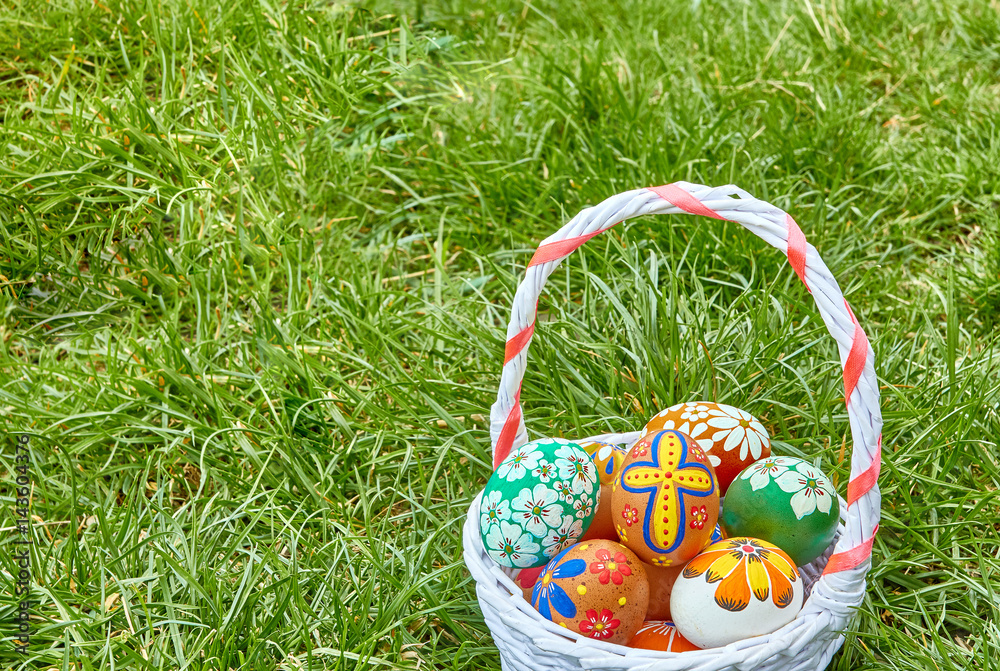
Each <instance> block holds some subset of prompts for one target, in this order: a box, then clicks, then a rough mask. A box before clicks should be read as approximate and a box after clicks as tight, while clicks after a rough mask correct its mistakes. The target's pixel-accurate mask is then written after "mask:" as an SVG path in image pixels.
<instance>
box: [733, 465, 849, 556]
mask: <svg viewBox="0 0 1000 671" xmlns="http://www.w3.org/2000/svg"><path fill="white" fill-rule="evenodd" d="M839 523H840V501H839V500H838V498H837V492H836V490H834V488H833V484H831V482H830V479H829V478H827V477H826V475H824V474H823V471H821V470H819V469H818V468H816V467H815V466H813V465H812V464H810V463H809V462H807V461H803V460H802V459H796V458H795V457H769V458H767V459H763V460H761V461H758V462H757V463H755V464H752V465H751V466H749V467H748V468H747V469H746V470H744V471H743V472H742V473H740V475H739V477H737V478H736V480H734V481H733V484H732V485H730V487H729V493H728V494H727V495H726V505H725V506H724V507H723V511H722V526H723V528H724V529H725V531H726V535H727V536H751V537H753V538H761V539H763V540H766V541H768V542H770V543H774V544H775V545H777V546H778V547H780V548H781V549H782V550H784V551H785V552H787V553H788V554H789V556H791V558H792V559H793V560H794V561H795V565H796V566H804V565H806V564H808V563H809V562H811V561H812V560H813V559H816V557H819V556H820V555H821V554H823V551H824V550H826V548H828V547H829V546H830V543H832V542H833V538H834V536H835V535H836V533H837V526H838V525H839Z"/></svg>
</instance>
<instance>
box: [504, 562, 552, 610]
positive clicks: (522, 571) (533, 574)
mask: <svg viewBox="0 0 1000 671" xmlns="http://www.w3.org/2000/svg"><path fill="white" fill-rule="evenodd" d="M544 570H545V566H544V565H543V566H533V567H531V568H518V569H514V570H513V576H512V577H511V580H513V581H514V584H515V585H517V586H518V587H519V588H520V590H521V594H522V595H523V596H524V600H525V601H527V602H529V603H530V602H531V590H532V589H534V587H535V583H536V582H538V576H540V575H542V571H544Z"/></svg>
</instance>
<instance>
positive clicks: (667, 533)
mask: <svg viewBox="0 0 1000 671" xmlns="http://www.w3.org/2000/svg"><path fill="white" fill-rule="evenodd" d="M611 512H612V514H613V515H614V519H615V525H616V528H617V530H618V537H619V538H620V539H621V542H622V543H623V544H625V545H626V546H628V547H629V548H630V549H631V550H632V551H633V552H635V553H636V554H637V555H639V558H640V559H642V560H643V561H645V562H648V563H650V564H655V565H657V566H677V565H678V564H683V563H684V562H686V561H687V560H688V559H691V558H692V557H694V556H695V555H696V554H698V552H700V551H701V549H702V548H704V547H705V546H706V545H707V544H708V539H709V538H710V537H711V536H712V530H713V529H714V528H715V524H716V522H717V520H718V518H719V487H718V484H717V483H716V480H715V473H714V472H713V471H712V466H711V465H710V464H709V463H708V458H707V457H706V456H705V453H704V452H703V451H702V449H701V448H700V447H698V445H696V444H695V443H694V441H693V440H691V438H689V437H688V436H686V435H684V434H683V433H680V432H679V431H660V432H659V433H651V434H648V435H646V436H645V437H644V438H642V439H640V440H639V442H637V443H636V444H635V445H633V446H632V448H631V449H630V450H629V452H628V454H627V455H626V457H625V463H624V465H623V466H622V470H621V474H620V475H619V476H618V477H617V478H616V479H615V481H614V483H613V491H612V492H611Z"/></svg>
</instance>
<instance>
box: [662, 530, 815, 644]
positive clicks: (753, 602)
mask: <svg viewBox="0 0 1000 671" xmlns="http://www.w3.org/2000/svg"><path fill="white" fill-rule="evenodd" d="M803 594H804V586H803V584H802V577H801V576H800V575H799V572H798V570H797V569H796V568H795V563H794V562H793V561H792V559H791V557H789V556H788V555H787V554H786V553H785V552H784V551H783V550H781V549H780V548H779V547H777V546H776V545H772V544H770V543H767V542H765V541H762V540H760V539H758V538H748V537H740V538H728V539H726V540H723V541H719V542H718V543H714V544H713V545H710V546H708V547H707V548H705V550H704V551H703V552H702V553H700V554H699V555H698V556H697V557H695V558H694V559H692V560H691V561H690V562H688V563H687V565H686V566H685V567H684V570H683V571H681V574H680V576H679V577H678V578H677V581H676V582H675V583H674V586H673V591H672V593H671V595H670V614H671V617H672V618H673V621H674V625H675V626H676V627H677V630H678V631H680V632H681V633H682V634H683V635H684V637H685V638H686V639H688V640H689V641H691V642H692V643H694V644H695V645H697V646H698V647H701V648H716V647H720V646H723V645H728V644H729V643H733V642H734V641H739V640H741V639H744V638H750V637H752V636H761V635H763V634H769V633H771V632H773V631H777V630H778V629H780V628H781V627H783V626H784V625H786V624H788V623H789V622H791V621H792V620H793V619H795V615H796V614H797V613H798V612H799V609H801V608H802V599H803Z"/></svg>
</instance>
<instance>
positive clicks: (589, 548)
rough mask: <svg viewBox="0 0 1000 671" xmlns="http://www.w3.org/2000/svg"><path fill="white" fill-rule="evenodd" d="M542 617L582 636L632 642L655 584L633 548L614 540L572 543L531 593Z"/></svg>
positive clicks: (548, 566)
mask: <svg viewBox="0 0 1000 671" xmlns="http://www.w3.org/2000/svg"><path fill="white" fill-rule="evenodd" d="M531 605H532V606H534V607H535V610H537V611H538V612H539V613H540V614H541V615H542V617H544V618H546V619H548V620H551V621H552V622H555V623H556V624H559V625H562V626H563V627H566V628H567V629H568V630H570V631H573V632H577V633H579V634H580V635H581V636H585V637H587V638H593V639H597V640H601V641H607V642H609V643H622V644H623V643H627V642H628V641H629V639H631V638H632V636H634V635H635V633H636V632H637V631H639V628H640V627H641V626H642V621H643V619H644V618H645V616H646V607H647V606H648V605H649V584H648V583H647V582H646V571H645V569H644V568H643V566H642V562H640V561H639V558H638V557H636V556H635V553H633V552H632V551H631V550H629V549H628V548H626V547H623V546H622V545H620V544H619V543H616V542H614V541H608V540H594V541H587V542H584V543H577V544H576V545H572V546H570V547H568V548H566V549H565V550H563V551H562V552H560V553H559V554H558V555H556V556H555V557H553V558H552V561H550V562H549V563H548V564H546V566H545V570H544V571H543V572H542V575H541V577H540V578H539V579H538V582H536V583H535V588H534V590H533V591H532V593H531Z"/></svg>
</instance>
